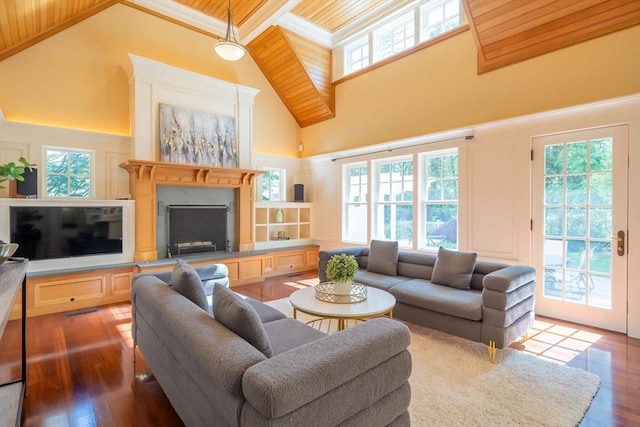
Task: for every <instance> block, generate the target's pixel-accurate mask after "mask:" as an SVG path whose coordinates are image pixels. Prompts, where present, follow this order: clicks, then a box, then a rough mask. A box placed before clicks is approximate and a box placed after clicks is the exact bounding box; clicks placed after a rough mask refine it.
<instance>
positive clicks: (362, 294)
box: [315, 282, 367, 304]
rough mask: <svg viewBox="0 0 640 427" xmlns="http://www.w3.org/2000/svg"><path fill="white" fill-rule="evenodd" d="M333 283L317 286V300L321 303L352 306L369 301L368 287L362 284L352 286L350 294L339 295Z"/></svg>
mask: <svg viewBox="0 0 640 427" xmlns="http://www.w3.org/2000/svg"><path fill="white" fill-rule="evenodd" d="M333 285H334V283H333V282H326V283H319V284H318V285H316V287H315V290H316V298H317V299H319V300H320V301H324V302H331V303H335V304H351V303H354V302H360V301H364V300H366V299H367V287H366V286H365V285H361V284H360V283H354V284H352V285H351V292H350V293H348V294H338V293H336V292H335V289H334V286H333Z"/></svg>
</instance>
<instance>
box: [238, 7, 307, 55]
mask: <svg viewBox="0 0 640 427" xmlns="http://www.w3.org/2000/svg"><path fill="white" fill-rule="evenodd" d="M299 2H300V0H270V1H268V2H267V3H266V4H265V5H264V6H262V7H261V8H260V9H259V10H258V11H257V12H256V13H254V14H253V15H252V16H251V17H249V19H247V20H246V22H245V23H244V24H242V25H241V26H240V27H239V28H238V33H236V34H237V35H238V38H239V41H240V42H241V43H242V44H247V43H250V42H251V41H252V40H253V39H255V38H256V37H258V36H259V35H260V34H262V33H263V32H264V31H265V30H266V29H267V28H269V27H270V26H271V25H276V24H277V23H278V22H277V21H278V20H279V19H280V18H281V17H282V16H284V15H286V14H287V13H288V12H289V11H290V10H291V9H293V8H294V7H295V6H296V4H298V3H299Z"/></svg>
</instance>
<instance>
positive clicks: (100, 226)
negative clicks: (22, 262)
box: [9, 206, 123, 261]
mask: <svg viewBox="0 0 640 427" xmlns="http://www.w3.org/2000/svg"><path fill="white" fill-rule="evenodd" d="M9 215H10V230H11V241H12V242H15V243H18V244H19V247H18V250H17V251H16V253H15V254H14V256H17V257H18V256H21V257H26V258H29V260H31V261H35V260H47V259H57V258H69V257H81V256H86V255H98V254H122V238H123V234H122V233H123V231H122V230H123V227H122V207H121V206H100V207H88V206H11V207H10V209H9Z"/></svg>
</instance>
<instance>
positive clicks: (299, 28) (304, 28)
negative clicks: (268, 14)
mask: <svg viewBox="0 0 640 427" xmlns="http://www.w3.org/2000/svg"><path fill="white" fill-rule="evenodd" d="M278 24H279V25H281V26H283V27H284V28H286V29H287V30H290V31H293V32H294V33H296V34H299V35H301V36H303V37H305V38H307V39H309V40H311V41H314V42H316V43H318V44H321V45H322V46H325V47H328V48H331V47H332V45H331V33H330V32H329V31H327V30H325V29H324V28H322V27H318V26H317V25H314V24H312V23H311V22H309V21H307V20H306V19H302V18H300V17H298V16H297V15H294V14H293V13H287V14H286V15H284V16H283V17H282V18H280V19H279V20H278Z"/></svg>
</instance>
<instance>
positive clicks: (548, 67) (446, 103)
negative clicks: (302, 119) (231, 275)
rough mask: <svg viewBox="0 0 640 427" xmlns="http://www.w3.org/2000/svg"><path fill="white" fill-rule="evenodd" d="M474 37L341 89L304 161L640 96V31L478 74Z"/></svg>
mask: <svg viewBox="0 0 640 427" xmlns="http://www.w3.org/2000/svg"><path fill="white" fill-rule="evenodd" d="M476 69H477V67H476V47H475V44H474V41H473V37H472V35H471V32H470V31H466V32H464V33H463V34H460V35H459V36H456V37H453V38H451V39H448V40H446V41H444V42H442V43H439V44H437V45H435V46H433V47H430V48H427V49H423V50H421V51H419V52H417V53H415V54H413V55H409V56H406V57H404V58H402V59H400V60H398V61H395V62H392V63H390V64H388V65H385V66H383V67H380V68H378V69H376V70H373V71H370V72H368V73H365V74H364V75H362V76H359V77H355V78H353V79H351V80H347V81H346V82H344V83H341V84H339V85H337V86H336V94H335V98H336V117H335V118H334V119H331V120H327V121H324V122H321V123H319V124H316V125H313V126H309V127H305V128H303V129H302V131H301V134H302V141H303V142H304V155H305V156H309V155H314V154H320V153H329V152H333V151H336V150H341V149H346V148H355V147H362V146H366V145H371V144H376V143H384V142H389V141H395V140H399V139H403V138H407V137H413V136H418V135H425V134H430V133H435V132H439V131H446V130H452V129H457V128H464V127H467V126H472V125H474V124H481V123H486V122H491V121H495V120H499V119H505V118H509V117H514V116H521V115H525V114H531V113H536V112H543V111H549V110H553V109H557V108H562V107H567V106H573V105H578V104H583V103H589V102H593V101H598V100H603V99H608V98H614V97H618V96H623V95H628V94H633V93H638V92H640V26H636V27H633V28H630V29H627V30H623V31H619V32H617V33H613V34H610V35H607V36H603V37H600V38H597V39H594V40H591V41H587V42H584V43H581V44H578V45H575V46H572V47H569V48H565V49H562V50H558V51H556V52H552V53H550V54H547V55H543V56H540V57H536V58H533V59H530V60H527V61H523V62H520V63H517V64H514V65H511V66H508V67H504V68H501V69H498V70H496V71H492V72H488V73H485V74H481V75H478V74H477V72H476Z"/></svg>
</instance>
